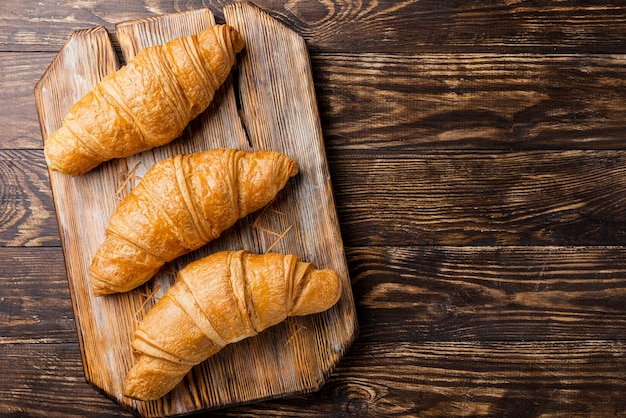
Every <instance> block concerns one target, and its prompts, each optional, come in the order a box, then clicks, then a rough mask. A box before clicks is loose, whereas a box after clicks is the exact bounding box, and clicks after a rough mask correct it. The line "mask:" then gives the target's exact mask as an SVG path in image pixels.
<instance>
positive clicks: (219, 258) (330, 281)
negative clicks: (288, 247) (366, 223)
mask: <svg viewBox="0 0 626 418" xmlns="http://www.w3.org/2000/svg"><path fill="white" fill-rule="evenodd" d="M340 295H341V280H340V279H339V276H338V275H337V273H335V272H334V271H333V270H330V269H324V270H318V269H316V268H315V266H314V265H313V264H311V263H305V262H302V261H300V260H299V259H298V257H296V256H294V255H282V254H275V253H272V254H264V255H257V254H253V253H250V252H247V251H222V252H218V253H215V254H213V255H210V256H208V257H206V258H204V259H201V260H199V261H196V262H193V263H191V264H189V265H188V266H186V267H185V268H183V269H182V270H180V272H179V273H178V277H177V280H176V282H175V284H174V285H173V286H172V287H171V288H169V289H168V290H167V292H166V293H165V295H164V296H163V297H162V298H161V299H160V300H159V301H158V302H157V303H156V304H155V305H154V306H153V307H152V308H151V309H150V311H149V312H148V314H147V315H146V316H145V318H144V319H143V321H142V322H141V323H140V325H139V327H138V329H137V330H136V331H135V333H134V335H133V338H132V343H131V345H132V349H133V354H134V355H135V357H136V360H137V362H136V363H135V365H134V366H133V367H132V368H131V369H130V371H129V372H128V373H127V375H126V377H125V380H124V395H125V396H128V397H131V398H135V399H140V400H154V399H158V398H160V397H162V396H164V395H165V394H167V393H168V392H169V391H171V390H172V389H173V388H174V387H175V386H176V385H177V384H178V383H179V382H180V381H181V380H182V379H183V377H184V376H185V375H186V374H187V373H188V372H189V371H190V370H191V368H192V367H193V366H194V365H196V364H199V363H200V362H202V361H204V360H206V359H208V358H209V357H211V356H212V355H214V354H215V353H217V352H218V351H219V350H221V349H222V347H224V346H225V345H227V344H230V343H234V342H236V341H240V340H242V339H244V338H247V337H251V336H254V335H256V334H258V333H259V332H261V331H262V330H264V329H266V328H269V327H271V326H272V325H276V324H278V323H279V322H282V321H283V320H285V319H286V318H287V317H288V316H302V315H309V314H313V313H318V312H322V311H325V310H327V309H329V308H330V307H331V306H333V305H334V304H335V303H336V302H337V301H338V300H339V297H340Z"/></svg>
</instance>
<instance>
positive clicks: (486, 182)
mask: <svg viewBox="0 0 626 418" xmlns="http://www.w3.org/2000/svg"><path fill="white" fill-rule="evenodd" d="M15 156H19V159H18V158H16V157H15ZM328 158H329V166H330V174H331V176H332V177H331V178H332V181H333V185H334V186H335V187H334V192H335V196H336V207H337V211H338V217H339V221H340V225H341V227H340V228H341V232H342V237H343V239H344V242H345V244H346V245H348V246H351V247H353V246H364V245H406V246H412V245H472V246H480V245H509V244H511V245H517V244H522V243H523V244H525V245H549V246H552V245H603V246H606V245H608V246H619V245H624V243H625V242H626V230H625V228H626V227H625V225H626V224H625V223H624V217H625V215H624V212H623V210H622V208H623V203H624V196H623V194H622V191H623V189H624V165H623V164H624V163H623V162H624V160H625V158H626V154H624V151H621V150H616V151H613V150H605V151H592V150H590V151H583V150H574V151H554V152H550V153H546V152H544V151H521V152H505V151H498V152H489V151H475V152H471V151H441V152H432V151H430V152H426V151H424V152H422V153H421V154H419V155H418V154H414V153H409V154H406V153H404V152H395V151H384V152H383V151H374V150H372V151H367V150H334V151H329V152H328ZM20 160H21V161H22V162H21V163H20V162H19V161H20ZM2 161H6V163H5V164H6V168H5V170H6V172H7V180H8V179H11V178H13V179H14V180H13V183H7V182H5V183H3V184H2V187H4V189H2V190H1V191H2V194H3V195H4V196H6V197H7V200H3V201H1V202H0V204H1V205H4V206H5V207H6V210H5V212H3V216H5V218H4V219H5V223H3V224H2V226H0V237H2V241H1V242H2V244H3V245H5V246H12V245H22V244H21V243H26V244H25V245H28V242H29V240H28V239H27V233H31V232H32V231H37V232H36V233H37V234H38V235H37V239H36V242H37V243H42V244H44V245H58V242H59V238H58V230H57V223H56V220H55V218H54V215H53V213H54V204H53V202H52V199H51V196H50V192H49V191H43V192H40V191H39V190H40V188H43V190H45V189H46V187H47V186H46V185H45V180H46V179H45V176H46V173H45V162H44V160H43V155H42V153H41V152H40V151H33V152H31V153H30V154H28V153H21V152H17V151H15V152H13V151H0V164H1V162H2ZM9 161H10V162H9ZM27 161H28V163H27ZM11 173H12V174H11ZM11 176H12V177H11ZM115 178H117V177H115ZM41 182H43V183H44V184H43V185H42V184H41ZM11 184H13V186H11ZM18 184H19V187H18ZM29 193H30V194H32V195H33V196H32V197H29ZM8 196H13V197H11V198H10V199H9V197H8ZM477 196H478V197H477ZM31 201H34V202H35V205H34V206H32V209H29V208H30V206H29V205H32V204H31V203H30V202H31ZM19 202H22V203H21V204H19V205H18V203H19ZM96 203H97V202H94V204H96ZM272 219H273V220H272V221H279V219H278V217H277V216H273V218H272ZM253 221H254V219H252V218H251V219H248V220H245V221H242V222H246V223H253ZM243 225H245V224H243ZM287 226H288V225H287ZM287 226H285V228H286V227H287ZM29 230H31V232H28V231H29ZM264 238H265V239H266V240H267V241H268V242H267V245H271V244H272V242H271V236H265V237H264Z"/></svg>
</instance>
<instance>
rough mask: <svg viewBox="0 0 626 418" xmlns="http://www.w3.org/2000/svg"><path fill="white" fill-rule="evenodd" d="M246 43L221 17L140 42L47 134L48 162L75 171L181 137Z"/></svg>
mask: <svg viewBox="0 0 626 418" xmlns="http://www.w3.org/2000/svg"><path fill="white" fill-rule="evenodd" d="M243 46H244V42H243V39H242V38H241V36H240V35H239V33H238V32H237V31H236V30H235V29H233V28H232V27H230V26H227V25H217V26H212V27H210V28H208V29H206V30H204V31H203V32H201V33H199V34H197V35H191V36H187V37H182V38H177V39H174V40H172V41H170V42H169V43H167V44H166V45H157V46H153V47H149V48H146V49H144V50H142V51H141V52H139V54H137V56H135V58H134V59H132V60H130V61H129V62H128V64H127V65H125V66H124V67H122V68H121V69H120V70H118V71H117V72H115V73H113V74H110V75H108V76H106V77H105V78H103V79H102V81H101V82H100V83H99V84H98V85H97V86H96V87H95V88H94V89H93V90H91V91H90V92H89V93H87V94H86V95H85V96H84V97H83V98H82V99H80V100H79V101H78V102H77V103H76V104H74V105H73V106H72V107H71V108H70V109H69V111H68V113H67V115H66V116H65V118H64V120H63V123H62V126H61V128H59V129H58V130H57V131H55V132H53V133H52V134H51V135H50V136H49V137H48V139H47V140H46V141H45V144H44V149H45V155H46V161H47V162H48V166H49V167H50V168H51V169H53V170H57V171H60V172H62V173H65V174H70V175H73V176H77V175H81V174H84V173H86V172H87V171H89V170H91V169H92V168H94V167H96V166H97V165H98V164H100V163H102V162H104V161H107V160H111V159H113V158H122V157H127V156H129V155H132V154H136V153H138V152H141V151H145V150H148V149H150V148H154V147H156V146H160V145H164V144H167V143H168V142H170V141H172V140H174V139H175V138H177V137H179V136H180V135H181V134H182V132H183V130H184V129H185V127H186V126H187V124H188V123H189V122H190V121H191V120H192V119H193V118H195V117H196V116H198V115H199V114H200V113H201V112H202V111H204V110H205V109H206V108H207V107H208V106H209V104H210V102H211V100H212V99H213V95H214V94H215V92H216V90H217V89H218V88H219V87H220V86H221V85H222V84H223V83H224V81H225V80H226V78H227V77H228V75H229V74H230V71H231V69H232V66H233V65H234V63H235V54H236V53H237V52H239V51H241V49H242V48H243Z"/></svg>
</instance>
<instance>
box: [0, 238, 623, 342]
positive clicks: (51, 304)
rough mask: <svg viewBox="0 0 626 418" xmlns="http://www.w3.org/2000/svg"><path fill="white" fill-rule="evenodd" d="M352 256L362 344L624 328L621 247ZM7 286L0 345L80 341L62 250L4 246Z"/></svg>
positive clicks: (547, 337)
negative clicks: (77, 334)
mask: <svg viewBox="0 0 626 418" xmlns="http://www.w3.org/2000/svg"><path fill="white" fill-rule="evenodd" d="M347 258H348V262H349V267H350V274H351V277H352V286H353V289H354V293H355V301H356V307H357V310H358V315H359V319H360V322H361V327H360V335H359V341H360V342H361V343H378V342H385V341H387V342H392V341H395V342H407V341H410V342H424V341H450V340H455V341H527V340H541V341H574V340H581V341H582V340H597V339H603V340H620V339H624V336H625V332H626V331H625V330H626V319H625V316H624V304H623V301H624V300H625V299H626V297H625V293H626V278H625V277H626V261H625V260H626V250H625V249H624V248H623V247H527V246H522V247H516V246H506V247H488V246H485V247H456V246H454V247H428V246H426V247H373V248H369V247H368V248H347ZM0 294H2V295H4V296H3V300H2V303H1V304H0V318H3V324H4V328H3V335H2V337H0V343H2V344H8V343H11V344H17V343H30V342H35V343H40V342H45V343H58V342H68V341H76V338H77V337H76V328H75V323H74V317H73V312H72V306H71V302H70V299H69V290H68V286H67V275H66V272H65V267H64V263H63V254H62V251H61V249H60V248H0ZM42 329H45V333H42Z"/></svg>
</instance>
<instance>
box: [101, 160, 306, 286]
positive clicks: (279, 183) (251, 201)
mask: <svg viewBox="0 0 626 418" xmlns="http://www.w3.org/2000/svg"><path fill="white" fill-rule="evenodd" d="M297 171H298V167H297V165H296V163H295V162H294V161H293V160H292V159H290V158H288V157H287V156H285V155H284V154H281V153H278V152H271V151H259V152H253V153H248V152H244V151H238V150H235V149H226V148H219V149H213V150H210V151H203V152H197V153H194V154H187V155H176V156H174V157H170V158H167V159H165V160H162V161H160V162H158V163H156V164H154V165H153V166H152V167H151V168H150V169H149V170H148V172H147V173H146V174H145V175H144V176H143V179H142V180H141V182H140V183H139V184H138V185H137V187H136V188H135V189H134V190H133V191H132V192H131V193H130V194H128V196H126V197H125V198H124V199H123V200H122V201H121V202H120V204H119V205H118V206H117V208H116V209H115V211H114V212H113V215H112V216H111V219H110V221H109V225H108V226H107V229H106V237H105V240H104V242H103V243H102V244H101V245H100V247H99V248H98V249H97V251H96V253H95V256H94V258H93V260H92V262H91V266H90V272H89V273H90V276H91V284H92V288H93V291H94V294H95V295H97V296H102V295H105V294H110V293H115V292H125V291H128V290H131V289H133V288H135V287H137V286H139V285H140V284H142V283H145V282H146V281H147V280H149V279H150V278H151V277H152V276H153V275H154V274H155V273H156V272H157V271H158V270H159V268H161V267H162V266H163V265H164V264H165V263H166V262H168V261H171V260H173V259H175V258H177V257H179V256H181V255H183V254H185V253H188V252H190V251H193V250H195V249H197V248H200V247H201V246H203V245H204V244H206V243H208V242H209V241H211V240H213V239H215V238H217V237H218V236H219V235H220V234H221V233H222V232H224V231H225V230H226V229H227V228H229V227H231V226H232V225H233V224H235V222H236V221H237V220H238V219H239V218H242V217H244V216H246V215H248V214H250V213H252V212H255V211H257V210H259V209H261V208H262V207H263V206H265V205H267V204H268V203H270V202H271V201H272V200H273V199H274V197H275V196H276V194H277V193H278V192H279V191H280V190H281V189H282V188H283V187H284V186H285V184H286V183H287V180H288V179H289V178H290V177H292V176H294V175H295V174H296V173H297Z"/></svg>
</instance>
